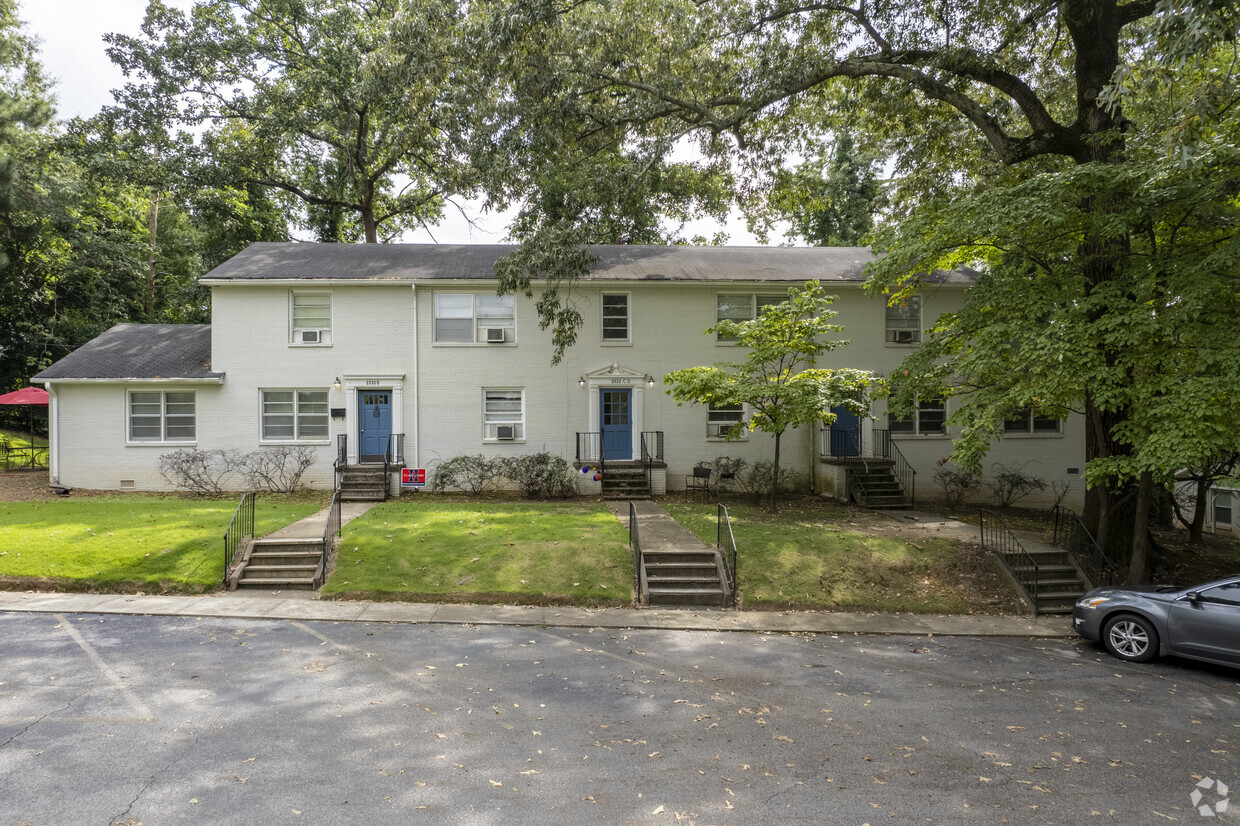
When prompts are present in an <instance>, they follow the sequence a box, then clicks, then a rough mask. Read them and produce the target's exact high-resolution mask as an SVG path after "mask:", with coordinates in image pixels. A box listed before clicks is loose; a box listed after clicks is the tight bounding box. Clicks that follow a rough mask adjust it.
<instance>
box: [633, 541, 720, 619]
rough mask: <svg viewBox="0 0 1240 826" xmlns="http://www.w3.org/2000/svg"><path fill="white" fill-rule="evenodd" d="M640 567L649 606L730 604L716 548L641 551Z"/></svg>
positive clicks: (717, 605) (716, 606)
mask: <svg viewBox="0 0 1240 826" xmlns="http://www.w3.org/2000/svg"><path fill="white" fill-rule="evenodd" d="M642 567H643V569H644V574H645V575H644V577H643V583H642V584H643V588H644V590H645V593H646V602H647V604H649V605H659V606H678V607H687V606H700V607H714V608H726V607H727V606H728V605H729V604H730V603H731V594H730V592H729V589H728V588H727V585H726V582H727V576H726V574H725V572H724V568H723V558H722V557H721V556H720V555H719V552H718V551H715V550H703V551H697V550H666V551H647V550H643V551H642Z"/></svg>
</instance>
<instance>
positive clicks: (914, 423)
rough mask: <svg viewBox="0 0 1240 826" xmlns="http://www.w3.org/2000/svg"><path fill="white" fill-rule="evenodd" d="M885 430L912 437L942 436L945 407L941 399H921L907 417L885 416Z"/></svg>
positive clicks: (890, 414)
mask: <svg viewBox="0 0 1240 826" xmlns="http://www.w3.org/2000/svg"><path fill="white" fill-rule="evenodd" d="M887 429H888V430H890V431H891V432H892V433H905V434H908V435H912V436H930V435H934V436H942V435H945V434H946V433H947V405H946V404H945V403H944V402H943V400H942V399H921V400H919V401H918V402H917V409H916V410H915V411H913V412H912V413H910V414H909V415H907V416H897V415H895V414H894V413H888V414H887Z"/></svg>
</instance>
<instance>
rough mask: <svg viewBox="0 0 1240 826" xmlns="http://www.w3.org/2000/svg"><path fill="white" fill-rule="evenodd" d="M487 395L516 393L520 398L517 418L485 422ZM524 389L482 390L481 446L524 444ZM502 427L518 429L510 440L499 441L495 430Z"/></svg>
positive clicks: (496, 388) (492, 388)
mask: <svg viewBox="0 0 1240 826" xmlns="http://www.w3.org/2000/svg"><path fill="white" fill-rule="evenodd" d="M487 393H516V394H518V395H519V396H520V398H521V412H520V414H519V415H518V416H514V417H511V418H507V419H504V420H502V421H493V422H489V421H487ZM525 411H526V407H525V388H524V387H484V388H482V442H483V444H489V445H490V444H497V445H502V444H525ZM503 426H513V427H516V428H518V430H517V431H516V432H515V433H514V435H513V438H511V439H501V438H499V436H498V435H496V430H497V429H498V428H499V427H503Z"/></svg>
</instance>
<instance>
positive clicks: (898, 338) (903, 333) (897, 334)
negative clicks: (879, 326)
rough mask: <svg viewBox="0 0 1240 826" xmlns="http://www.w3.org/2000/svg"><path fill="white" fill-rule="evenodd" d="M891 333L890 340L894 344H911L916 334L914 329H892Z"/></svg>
mask: <svg viewBox="0 0 1240 826" xmlns="http://www.w3.org/2000/svg"><path fill="white" fill-rule="evenodd" d="M891 334H892V335H891V340H892V341H894V342H895V343H896V344H913V343H915V341H916V335H917V333H916V331H914V330H892V331H891Z"/></svg>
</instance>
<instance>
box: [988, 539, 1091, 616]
mask: <svg viewBox="0 0 1240 826" xmlns="http://www.w3.org/2000/svg"><path fill="white" fill-rule="evenodd" d="M1027 553H1028V554H1029V556H1030V557H1032V558H1033V561H1034V562H1035V563H1036V564H1037V566H1038V568H1037V572H1038V596H1037V599H1036V600H1033V597H1032V595H1030V594H1028V592H1027V591H1026V595H1027V596H1028V597H1029V599H1030V600H1033V601H1034V602H1035V604H1036V606H1037V612H1038V613H1039V614H1071V613H1072V607H1073V606H1074V605H1076V601H1077V600H1078V599H1080V598H1081V597H1082V596H1084V594H1085V592H1086V591H1088V590H1089V588H1088V587H1087V586H1086V583H1085V579H1084V577H1082V576H1081V572H1080V571H1079V570H1077V567H1076V565H1074V564H1073V562H1072V558H1071V557H1070V556H1069V555H1068V552H1067V551H1061V550H1058V549H1046V550H1042V549H1039V550H1032V549H1030V550H1028V551H1027ZM1008 565H1009V567H1010V568H1011V569H1012V573H1013V575H1014V576H1015V577H1016V578H1017V579H1018V580H1019V579H1020V578H1023V577H1025V576H1028V575H1031V574H1032V573H1033V566H1032V565H1027V564H1026V565H1022V564H1019V563H1018V564H1011V563H1010V562H1009V563H1008ZM1022 590H1025V589H1022Z"/></svg>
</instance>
